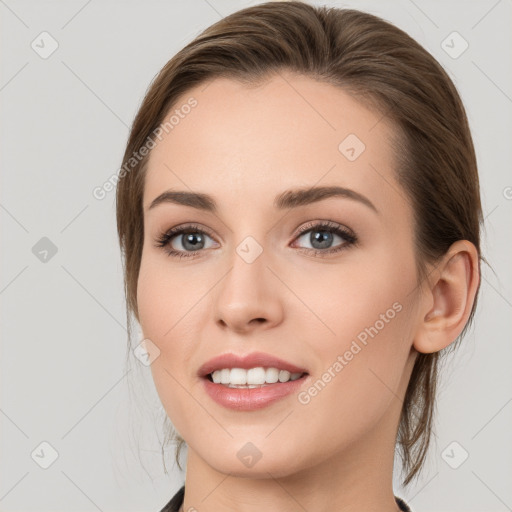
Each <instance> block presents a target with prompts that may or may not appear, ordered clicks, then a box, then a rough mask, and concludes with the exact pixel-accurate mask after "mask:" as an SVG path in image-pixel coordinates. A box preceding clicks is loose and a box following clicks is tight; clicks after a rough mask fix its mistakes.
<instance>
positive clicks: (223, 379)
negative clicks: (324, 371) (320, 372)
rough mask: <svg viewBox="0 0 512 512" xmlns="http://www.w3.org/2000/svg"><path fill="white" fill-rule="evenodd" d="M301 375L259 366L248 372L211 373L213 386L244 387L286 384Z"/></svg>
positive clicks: (226, 369)
mask: <svg viewBox="0 0 512 512" xmlns="http://www.w3.org/2000/svg"><path fill="white" fill-rule="evenodd" d="M301 375H302V373H290V372H288V371H286V370H279V369H277V368H263V367H261V366H258V367H256V368H251V369H249V370H245V369H243V368H223V369H222V370H216V371H214V372H213V373H211V376H212V380H213V382H214V383H215V384H225V385H230V386H244V387H257V386H262V385H265V384H275V383H276V382H277V381H279V382H288V381H289V380H297V379H298V378H299V377H300V376H301Z"/></svg>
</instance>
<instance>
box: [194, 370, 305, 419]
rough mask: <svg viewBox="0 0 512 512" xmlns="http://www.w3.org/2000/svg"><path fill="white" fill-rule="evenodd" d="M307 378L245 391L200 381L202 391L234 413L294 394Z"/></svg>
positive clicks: (262, 405)
mask: <svg viewBox="0 0 512 512" xmlns="http://www.w3.org/2000/svg"><path fill="white" fill-rule="evenodd" d="M309 377H310V376H309V375H303V376H302V377H300V378H299V379H297V380H290V381H288V382H278V383H275V384H268V385H265V386H262V387H259V388H246V389H243V388H238V389H237V388H229V387H227V386H225V385H223V384H214V383H213V382H211V381H210V380H208V379H207V378H202V379H201V380H202V383H203V386H204V390H205V391H206V393H207V394H208V395H209V396H210V398H211V399H212V400H214V401H215V402H216V403H217V404H219V405H221V406H223V407H226V408H227V409H233V410H235V411H255V410H258V409H262V408H263V407H267V406H269V405H271V404H273V403H275V402H277V401H278V400H282V399H284V398H285V397H287V396H289V395H291V394H292V393H294V392H295V393H296V392H297V391H298V389H299V388H300V387H301V386H302V385H304V383H305V381H306V380H309Z"/></svg>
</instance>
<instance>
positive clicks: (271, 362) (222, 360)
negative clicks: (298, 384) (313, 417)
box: [197, 352, 307, 389]
mask: <svg viewBox="0 0 512 512" xmlns="http://www.w3.org/2000/svg"><path fill="white" fill-rule="evenodd" d="M260 366H262V367H265V368H277V369H279V370H287V371H289V372H290V373H307V370H306V369H305V368H301V367H299V366H295V365H294V364H292V363H289V362H288V361H284V360H283V359H279V358H278V357H275V356H273V355H271V354H265V353H264V352H252V353H250V354H246V355H243V356H239V355H237V354H233V353H226V354H221V355H220V356H217V357H214V358H213V359H210V360H209V361H207V362H206V363H204V364H203V365H202V366H201V367H200V368H199V370H198V372H197V373H198V375H199V377H203V378H206V377H207V376H208V375H209V374H210V373H212V372H214V371H215V370H221V369H223V368H243V369H244V370H248V369H250V368H257V367H260ZM207 380H208V379H207ZM292 382H294V381H292ZM254 389H256V388H254Z"/></svg>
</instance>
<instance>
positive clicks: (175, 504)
mask: <svg viewBox="0 0 512 512" xmlns="http://www.w3.org/2000/svg"><path fill="white" fill-rule="evenodd" d="M184 495H185V486H183V487H182V488H181V489H180V490H179V491H178V492H177V493H176V494H175V495H174V496H173V497H172V499H171V501H169V503H167V505H165V507H164V508H163V509H162V510H160V512H178V511H179V509H180V507H181V505H183V496H184ZM395 501H396V504H397V505H398V507H399V508H400V510H401V511H402V512H412V511H411V509H410V508H409V506H408V505H407V503H405V501H404V500H403V499H402V498H398V497H397V496H395Z"/></svg>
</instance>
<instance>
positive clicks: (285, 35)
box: [116, 1, 485, 485]
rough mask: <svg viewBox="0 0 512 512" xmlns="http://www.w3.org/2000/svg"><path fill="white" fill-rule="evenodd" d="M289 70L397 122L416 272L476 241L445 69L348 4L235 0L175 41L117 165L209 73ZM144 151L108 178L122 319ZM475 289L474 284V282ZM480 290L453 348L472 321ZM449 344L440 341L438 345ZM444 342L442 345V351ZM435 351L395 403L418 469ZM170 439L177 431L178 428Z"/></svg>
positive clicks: (413, 470) (405, 463) (472, 195)
mask: <svg viewBox="0 0 512 512" xmlns="http://www.w3.org/2000/svg"><path fill="white" fill-rule="evenodd" d="M284 70H287V71H292V72H296V73H299V74H301V75H305V76H309V77H311V78H313V79H316V80H318V81H322V82H327V83H330V84H333V85H336V86H339V87H340V88H341V89H343V90H344V91H345V92H347V93H349V94H351V95H353V96H354V97H356V98H357V99H359V100H360V101H362V102H363V103H364V104H365V105H368V106H371V107H373V108H374V109H375V110H376V111H379V112H380V113H382V116H385V117H386V118H387V119H388V120H389V121H390V122H391V123H392V125H393V126H394V127H395V128H396V140H395V141H394V143H393V149H394V152H395V156H396V162H397V164H396V165H397V168H396V176H397V179H398V182H399V183H400V184H401V185H402V187H403V189H404V191H405V193H406V195H407V198H408V200H409V201H410V203H411V204H412V206H413V210H414V219H413V220H414V224H415V240H414V245H415V251H416V261H417V270H418V284H419V286H421V283H422V282H423V281H424V279H425V277H427V268H428V265H430V264H435V263H436V261H438V259H439V258H440V257H441V256H442V255H443V254H445V253H446V251H447V250H448V248H449V247H450V245H451V244H452V243H454V242H455V241H457V240H469V241H470V242H472V243H473V244H474V245H475V247H476V248H477V250H478V253H479V266H480V261H485V258H483V257H482V256H481V251H480V225H481V224H482V222H483V221H482V210H481V204H480V192H479V180H478V172H477V163H476V156H475V151H474V147H473V142H472V138H471V133H470V129H469V126H468V121H467V117H466V113H465V109H464V107H463V104H462V102H461V99H460V97H459V94H458V92H457V90H456V88H455V86H454V84H453V83H452V81H451V80H450V78H449V77H448V75H447V73H446V72H445V71H444V70H443V68H442V67H441V66H440V65H439V64H438V63H437V61H436V60H435V59H434V58H433V57H432V56H431V55H430V54H429V53H428V52H427V51H426V50H425V49H424V48H422V47H421V46H420V45H419V44H418V43H417V42H416V41H414V40H413V39H412V38H411V37H410V36H408V35H407V34H406V33H405V32H403V31H402V30H400V29H398V28H397V27H395V26H394V25H392V24H390V23H388V22H386V21H385V20H383V19H381V18H379V17H376V16H374V15H371V14H368V13H364V12H360V11H357V10H353V9H338V8H333V7H327V6H321V7H315V6H312V5H309V4H307V3H303V2H298V1H292V2H288V1H287V2H268V3H264V4H259V5H256V6H253V7H249V8H246V9H243V10H240V11H238V12H235V13H233V14H231V15H229V16H227V17H225V18H223V19H222V20H220V21H219V22H217V23H215V24H214V25H212V26H210V27H209V28H207V29H206V30H204V31H203V32H202V33H201V34H200V35H199V36H197V37H196V38H195V39H194V40H193V41H192V42H191V43H189V44H188V45H187V46H186V47H185V48H183V49H182V50H181V51H179V52H178V53H177V54H176V55H175V56H174V57H173V58H172V59H171V60H170V61H169V62H168V63H167V64H166V65H165V66H164V67H163V69H162V70H161V71H160V72H159V74H158V75H157V76H156V77H155V79H154V80H153V82H152V84H151V86H150V87H149V89H148V91H147V93H146V96H145V98H144V101H143V103H142V105H141V107H140V109H139V111H138V113H137V115H136V117H135V120H134V122H133V126H132V129H131V133H130V136H129V140H128V143H127V147H126V151H125V154H124V157H123V166H124V165H125V164H126V163H127V162H128V160H130V158H131V157H132V155H133V154H134V153H135V152H137V151H138V150H139V148H141V147H142V146H143V145H144V144H145V142H146V140H147V138H148V137H149V136H150V135H151V133H152V132H153V131H154V130H155V129H156V128H157V127H158V126H159V125H160V124H161V123H162V122H164V118H165V116H166V115H167V114H168V112H169V111H170V109H171V108H172V107H173V106H174V105H175V104H176V102H177V100H178V99H179V98H180V97H181V96H182V95H183V94H184V93H186V92H187V91H188V90H190V89H191V88H192V87H194V86H196V85H198V84H201V83H204V82H206V81H209V80H212V79H215V78H217V77H225V78H231V79H234V80H239V81H241V82H243V83H245V84H247V85H251V84H259V83H261V82H262V81H264V80H265V79H268V78H270V77H271V76H272V75H274V74H276V73H280V71H284ZM147 160H148V156H145V157H144V158H142V159H141V160H140V161H139V162H138V163H137V164H136V165H134V166H132V169H131V171H130V172H128V173H125V175H124V176H123V177H122V178H121V179H119V181H118V185H117V197H116V201H117V228H118V235H119V242H120V246H121V252H122V256H123V267H124V278H125V294H126V300H127V320H128V328H129V340H130V335H131V334H130V333H131V331H130V321H131V314H133V315H134V316H135V318H136V319H137V321H138V320H139V318H138V312H137V280H138V274H139V268H140V262H141V254H142V246H143V233H144V231H143V210H142V197H143V191H144V175H145V170H146V163H147ZM477 297H478V291H477ZM476 304H477V300H476V298H475V301H474V304H473V308H472V310H471V314H470V317H469V319H468V322H467V324H466V325H465V327H464V329H463V331H462V333H461V334H460V336H459V337H458V338H457V340H456V342H455V343H453V344H451V345H450V346H449V347H448V348H450V347H451V349H453V348H455V347H456V346H457V345H458V344H459V342H460V340H461V339H462V337H463V336H464V334H465V333H466V331H467V328H468V327H469V326H470V325H471V323H472V320H473V316H474V312H475V309H476ZM446 350H447V349H445V351H446ZM445 351H443V352H445ZM439 357H440V353H439V352H438V353H431V354H419V355H418V357H417V359H416V363H415V365H414V368H413V371H412V375H411V379H410V382H409V385H408V388H407V392H406V396H405V400H404V403H403V408H402V413H401V417H400V424H399V429H398V436H397V446H398V448H399V452H400V455H401V459H402V467H403V471H404V472H405V473H406V478H405V479H404V481H403V483H404V485H407V484H409V483H410V482H411V480H412V479H413V478H414V477H415V476H417V475H418V474H419V471H420V469H421V467H422V465H423V463H424V461H425V458H426V454H427V449H428V447H429V442H430V438H431V435H432V429H433V418H434V409H435V408H434V404H435V396H436V383H437V378H438V373H437V372H438V362H439ZM175 439H176V440H177V441H178V450H177V455H176V461H177V463H178V467H180V468H181V466H180V464H179V451H180V449H181V447H182V444H183V443H184V441H183V439H182V438H181V437H180V436H179V435H176V436H175Z"/></svg>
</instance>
